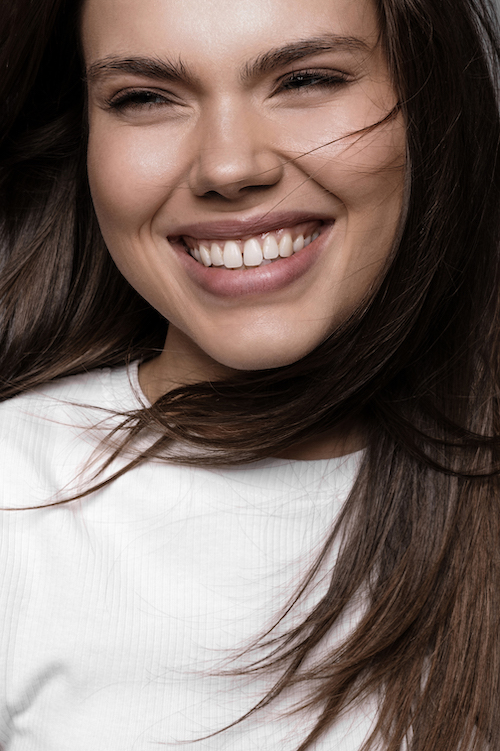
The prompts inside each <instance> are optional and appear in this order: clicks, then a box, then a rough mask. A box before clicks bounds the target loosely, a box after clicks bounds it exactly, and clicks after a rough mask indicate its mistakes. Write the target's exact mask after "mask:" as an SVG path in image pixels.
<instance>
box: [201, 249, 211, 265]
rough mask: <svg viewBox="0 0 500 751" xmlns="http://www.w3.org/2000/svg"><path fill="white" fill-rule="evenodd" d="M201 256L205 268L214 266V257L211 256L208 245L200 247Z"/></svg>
mask: <svg viewBox="0 0 500 751" xmlns="http://www.w3.org/2000/svg"><path fill="white" fill-rule="evenodd" d="M200 256H201V262H202V263H203V265H204V266H211V265H212V256H211V255H210V251H209V249H208V248H207V247H206V245H200Z"/></svg>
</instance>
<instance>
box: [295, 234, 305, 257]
mask: <svg viewBox="0 0 500 751" xmlns="http://www.w3.org/2000/svg"><path fill="white" fill-rule="evenodd" d="M303 247H304V235H299V236H298V238H297V239H296V240H294V241H293V245H292V248H293V252H294V253H298V252H299V250H302V248H303Z"/></svg>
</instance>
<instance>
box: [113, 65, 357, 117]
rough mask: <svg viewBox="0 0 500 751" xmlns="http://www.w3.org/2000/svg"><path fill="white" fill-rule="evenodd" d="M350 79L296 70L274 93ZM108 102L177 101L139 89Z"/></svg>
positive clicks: (120, 106)
mask: <svg viewBox="0 0 500 751" xmlns="http://www.w3.org/2000/svg"><path fill="white" fill-rule="evenodd" d="M348 80H349V79H348V76H347V75H346V74H345V73H341V72H335V73H334V74H332V73H326V72H320V71H317V70H301V71H294V72H293V73H291V74H289V75H287V76H284V77H283V78H282V79H281V81H280V82H279V85H278V87H277V88H276V89H275V91H274V94H279V93H281V92H299V91H300V90H301V89H311V88H335V87H337V86H341V85H342V84H346V83H348ZM155 100H156V101H155ZM106 104H107V106H108V107H109V108H110V109H116V110H125V109H140V108H149V107H154V106H157V105H172V104H175V101H174V100H173V99H170V98H169V97H168V96H165V95H164V94H159V93H157V92H155V91H148V90H147V89H137V90H132V91H127V92H125V93H124V94H121V95H117V96H115V97H112V98H111V99H109V100H108V101H107V102H106Z"/></svg>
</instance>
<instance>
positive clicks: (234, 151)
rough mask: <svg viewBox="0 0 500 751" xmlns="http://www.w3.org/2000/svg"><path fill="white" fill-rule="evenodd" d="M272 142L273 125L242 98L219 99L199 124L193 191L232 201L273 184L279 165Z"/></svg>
mask: <svg viewBox="0 0 500 751" xmlns="http://www.w3.org/2000/svg"><path fill="white" fill-rule="evenodd" d="M272 140H273V139H272V127H271V125H270V123H269V122H266V118H265V116H264V115H262V114H260V113H259V112H258V110H257V108H255V107H252V106H251V104H250V103H249V102H248V101H246V100H244V99H240V98H237V97H233V96H229V95H228V96H225V97H221V98H220V100H219V101H218V102H217V103H216V104H212V105H211V106H210V108H208V107H207V108H206V110H205V111H204V112H203V113H202V115H201V117H200V119H199V121H198V124H197V137H196V144H195V158H194V163H193V169H192V171H191V180H190V182H191V188H192V190H193V192H194V193H195V194H196V195H200V196H201V195H206V194H207V193H218V194H219V195H221V196H224V197H226V198H233V197H236V196H238V195H239V194H240V192H241V191H244V190H245V189H248V188H252V187H253V188H257V187H262V188H264V187H269V186H272V185H274V184H276V183H277V182H279V180H280V179H281V174H282V169H283V166H282V160H281V159H280V157H279V154H278V153H277V151H276V149H275V148H274V147H273V142H272Z"/></svg>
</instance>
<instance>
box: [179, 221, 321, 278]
mask: <svg viewBox="0 0 500 751" xmlns="http://www.w3.org/2000/svg"><path fill="white" fill-rule="evenodd" d="M322 224H323V222H321V221H317V220H316V221H309V222H304V223H302V224H298V225H296V226H295V227H287V228H281V229H278V230H273V231H271V232H264V233H262V234H260V235H253V236H251V237H246V238H238V239H231V240H217V239H198V238H194V237H189V236H187V235H183V236H182V237H179V238H171V241H172V242H175V241H176V242H181V243H182V244H183V245H184V247H185V250H186V252H187V253H189V254H190V255H191V256H192V258H194V259H195V261H197V262H198V263H200V264H202V265H203V266H206V267H214V268H217V267H218V268H226V269H255V268H259V267H260V266H266V265H268V264H270V263H274V262H276V261H279V260H280V259H282V258H289V257H290V256H293V255H294V254H295V253H300V251H301V250H303V249H304V248H306V247H307V246H308V245H310V244H311V243H312V242H313V241H314V240H316V238H317V237H319V235H320V232H321V226H322Z"/></svg>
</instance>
